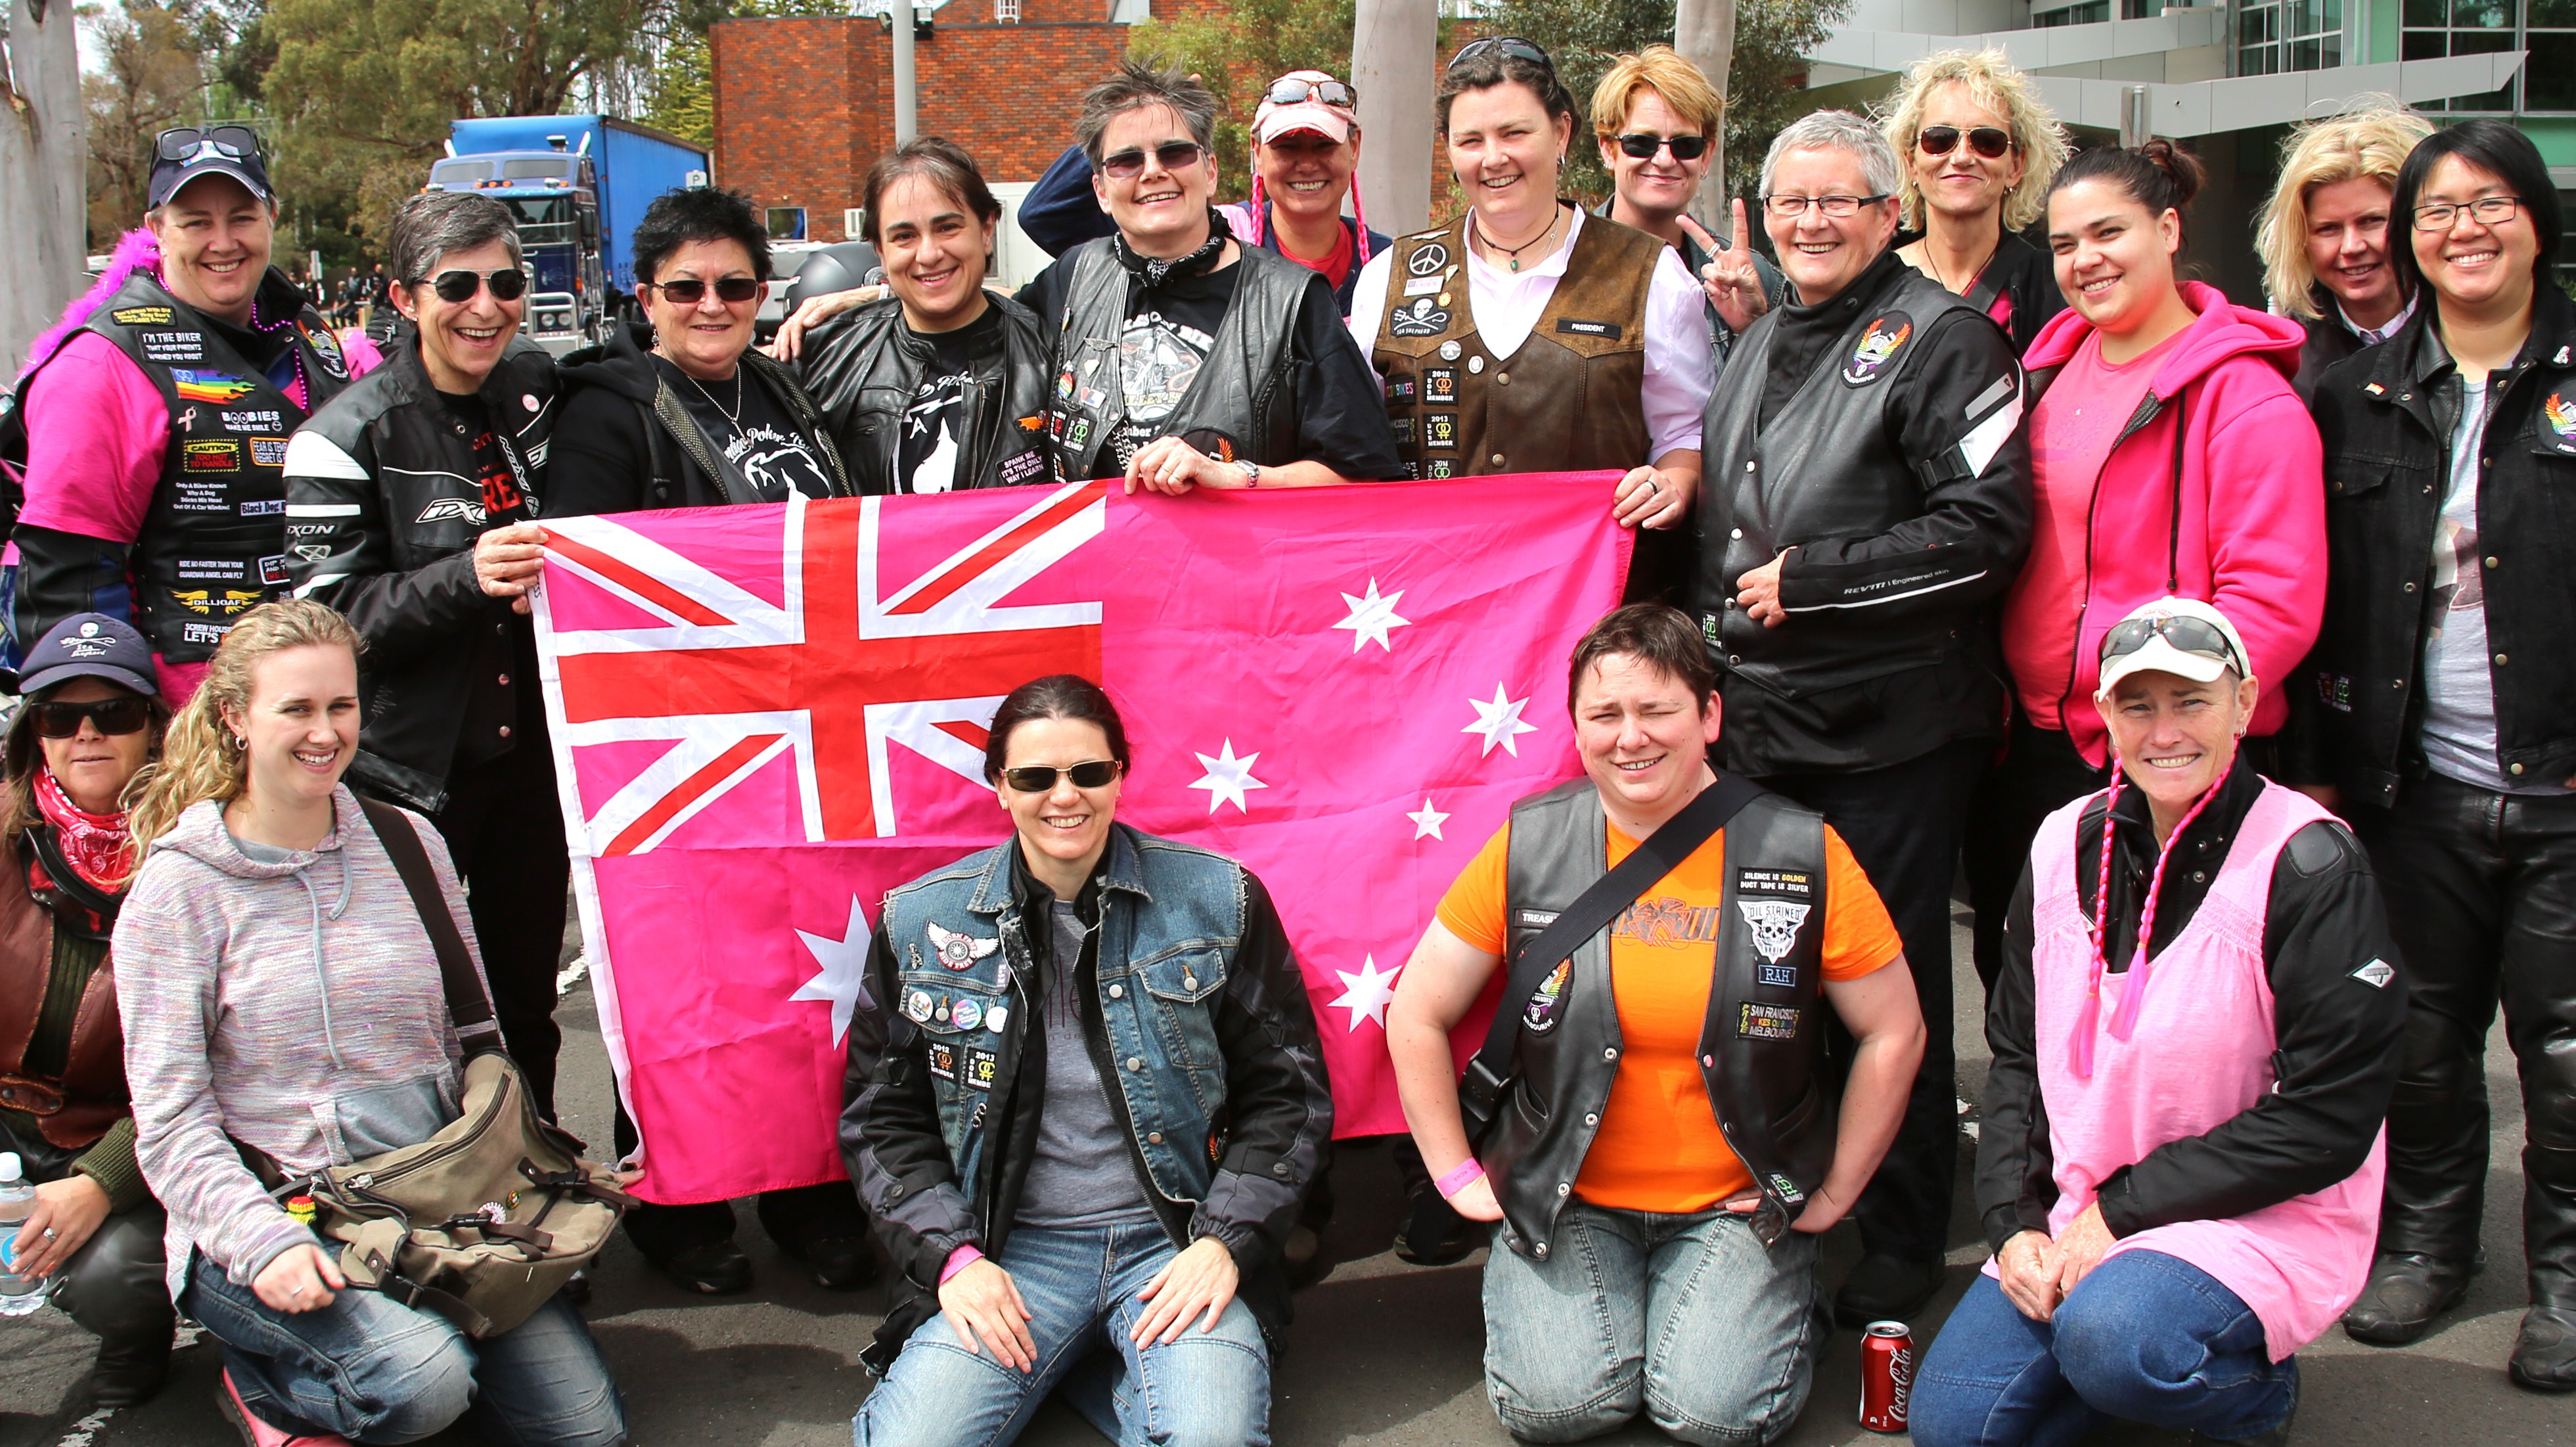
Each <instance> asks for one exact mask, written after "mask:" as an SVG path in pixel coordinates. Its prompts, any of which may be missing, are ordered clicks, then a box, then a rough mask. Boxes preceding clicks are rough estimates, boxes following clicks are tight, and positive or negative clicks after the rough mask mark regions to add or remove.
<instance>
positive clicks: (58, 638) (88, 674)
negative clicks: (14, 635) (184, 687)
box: [18, 613, 161, 698]
mask: <svg viewBox="0 0 2576 1447" xmlns="http://www.w3.org/2000/svg"><path fill="white" fill-rule="evenodd" d="M75 678H103V679H106V680H107V681H108V682H110V683H113V684H115V685H116V686H118V687H119V688H127V689H131V690H133V691H134V692H136V693H139V694H142V695H144V696H145V697H146V698H158V697H160V696H161V684H160V681H159V676H158V675H157V674H156V673H154V671H153V668H152V645H151V644H149V643H146V642H144V641H143V635H142V634H141V633H138V632H136V631H135V628H134V625H133V624H131V623H127V622H124V621H123V620H121V619H116V618H110V617H109V616H107V615H106V614H104V613H74V614H73V615H72V616H70V617H69V618H66V619H64V620H63V621H62V622H60V623H57V624H55V625H54V626H53V627H51V628H48V629H46V630H45V636H44V637H42V638H39V639H37V640H36V646H35V647H33V648H30V649H28V650H27V661H26V663H25V664H24V665H23V666H22V667H20V668H19V670H18V692H19V693H21V694H33V693H40V692H42V691H44V690H45V689H48V688H51V687H53V686H54V685H55V684H58V683H69V682H71V681H72V680H73V679H75Z"/></svg>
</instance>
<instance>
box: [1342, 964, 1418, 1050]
mask: <svg viewBox="0 0 2576 1447" xmlns="http://www.w3.org/2000/svg"><path fill="white" fill-rule="evenodd" d="M1333 973H1334V974H1336V975H1339V976H1341V977H1342V993H1341V996H1340V998H1338V999H1336V1000H1334V1001H1333V1004H1334V1005H1335V1006H1337V1007H1339V1008H1341V1009H1344V1010H1348V1011H1350V1012H1351V1029H1353V1030H1354V1031H1356V1030H1358V1029H1359V1028H1360V1022H1361V1021H1362V1020H1375V1021H1376V1022H1377V1028H1379V1029H1380V1030H1383V1029H1385V1028H1386V1007H1387V1006H1388V1005H1389V1004H1391V1003H1393V1002H1394V1000H1395V977H1396V976H1398V975H1401V974H1403V973H1404V966H1402V965H1398V966H1396V967H1395V968H1394V969H1391V970H1389V971H1387V972H1386V973H1385V974H1382V975H1381V974H1379V973H1378V969H1377V956H1375V955H1366V956H1363V957H1362V958H1361V960H1360V972H1359V973H1358V974H1356V975H1354V974H1352V973H1351V972H1350V971H1348V970H1335V971H1333Z"/></svg>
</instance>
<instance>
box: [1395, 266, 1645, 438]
mask: <svg viewBox="0 0 2576 1447" xmlns="http://www.w3.org/2000/svg"><path fill="white" fill-rule="evenodd" d="M1394 249H1395V259H1394V261H1393V262H1391V263H1390V264H1389V265H1388V267H1387V277H1386V314H1385V318H1384V319H1383V320H1382V321H1380V322H1379V323H1378V333H1377V343H1376V346H1375V349H1374V353H1373V356H1372V360H1373V361H1374V363H1375V365H1376V367H1377V370H1378V375H1380V376H1382V377H1384V378H1385V379H1386V415H1387V422H1388V424H1389V425H1390V426H1392V427H1393V428H1394V429H1395V448H1396V455H1397V456H1399V457H1401V458H1403V459H1404V461H1405V464H1406V467H1407V469H1408V471H1409V472H1410V474H1411V475H1412V476H1415V477H1474V476H1478V475H1481V474H1484V473H1494V472H1578V471H1590V470H1594V469H1600V468H1616V469H1620V470H1625V469H1627V468H1631V467H1635V466H1637V465H1639V464H1641V463H1645V462H1651V461H1653V459H1652V458H1650V457H1648V456H1647V455H1646V450H1647V448H1648V447H1649V446H1650V445H1651V440H1650V439H1649V437H1648V435H1647V432H1646V411H1645V401H1644V398H1643V396H1642V394H1641V389H1642V388H1643V387H1644V385H1645V380H1646V288H1647V283H1648V281H1649V280H1650V279H1652V277H1653V276H1654V273H1655V261H1656V258H1657V257H1659V256H1660V255H1661V254H1662V253H1663V249H1664V243H1663V242H1661V241H1659V240H1657V239H1655V238H1654V237H1652V236H1648V235H1647V234H1646V233H1644V232H1642V231H1638V230H1634V229H1632V228H1630V227H1626V226H1622V225H1620V224H1618V223H1617V222H1615V221H1612V220H1610V219H1608V218H1607V217H1601V216H1587V217H1585V218H1584V219H1583V230H1582V231H1581V232H1580V233H1579V234H1577V235H1576V237H1575V238H1574V253H1573V255H1571V256H1569V257H1567V258H1566V266H1565V275H1564V276H1563V277H1562V278H1561V279H1559V280H1558V282H1557V284H1556V291H1555V292H1554V293H1553V294H1552V295H1551V296H1549V298H1548V302H1547V309H1546V310H1545V311H1543V312H1541V313H1540V314H1539V319H1538V325H1536V326H1534V327H1532V328H1531V329H1530V334H1529V339H1528V340H1527V341H1524V342H1522V343H1521V345H1520V350H1518V351H1516V352H1514V353H1513V354H1512V355H1511V356H1509V357H1497V356H1494V355H1492V354H1491V353H1490V352H1489V351H1488V350H1487V349H1486V347H1485V346H1484V343H1483V339H1482V338H1480V337H1479V336H1478V335H1477V334H1476V316H1475V311H1474V308H1473V307H1471V306H1470V305H1469V304H1468V300H1467V275H1466V272H1467V218H1466V217H1465V216H1463V215H1462V216H1460V217H1459V218H1458V219H1457V220H1456V221H1454V222H1451V223H1450V224H1449V225H1448V226H1447V227H1445V228H1443V229H1441V230H1438V231H1426V232H1420V233H1417V234H1415V235H1412V236H1407V237H1403V238H1401V239H1399V240H1398V241H1397V242H1396V243H1395V248H1394Z"/></svg>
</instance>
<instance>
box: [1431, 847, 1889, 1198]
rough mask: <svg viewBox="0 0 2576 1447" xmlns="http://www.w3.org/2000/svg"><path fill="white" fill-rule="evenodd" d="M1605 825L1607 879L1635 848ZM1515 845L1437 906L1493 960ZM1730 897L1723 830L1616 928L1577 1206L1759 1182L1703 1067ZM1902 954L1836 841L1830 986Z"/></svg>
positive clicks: (1871, 893)
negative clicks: (1611, 1030)
mask: <svg viewBox="0 0 2576 1447" xmlns="http://www.w3.org/2000/svg"><path fill="white" fill-rule="evenodd" d="M1607 827H1608V829H1609V840H1610V848H1609V851H1608V852H1609V856H1610V857H1609V860H1608V867H1610V868H1617V867H1618V864H1619V861H1620V860H1622V859H1625V858H1627V857H1628V855H1629V854H1630V853H1631V852H1632V851H1633V850H1635V849H1636V847H1637V841H1636V840H1634V839H1631V838H1629V837H1628V836H1627V835H1625V834H1622V833H1620V832H1619V827H1618V826H1617V825H1615V824H1611V825H1608V826H1607ZM1511 833H1512V830H1511V826H1510V825H1509V824H1505V825H1504V826H1503V827H1502V828H1500V829H1498V830H1496V831H1495V832H1494V837H1493V838H1491V839H1488V840H1486V841H1485V847H1484V848H1483V849H1482V850H1480V851H1479V852H1478V853H1477V855H1476V858H1475V860H1474V862H1472V863H1470V864H1469V865H1468V866H1467V870H1466V872H1465V873H1464V874H1461V875H1459V876H1458V880H1457V882H1456V883H1455V884H1452V885H1450V886H1449V892H1448V893H1447V894H1446V895H1444V896H1442V897H1441V900H1440V911H1439V918H1440V922H1441V923H1442V924H1444V925H1447V926H1448V927H1449V932H1450V933H1452V934H1454V935H1456V936H1457V937H1458V938H1460V939H1462V940H1465V941H1466V942H1467V943H1468V944H1471V945H1473V946H1475V947H1476V948H1477V949H1480V950H1484V951H1486V952H1488V953H1490V954H1496V955H1499V954H1502V953H1503V952H1504V948H1505V946H1506V944H1507V943H1508V936H1507V931H1506V928H1505V921H1506V920H1507V919H1508V918H1509V915H1508V913H1507V912H1506V909H1505V904H1504V900H1503V883H1504V858H1505V853H1506V851H1507V850H1508V848H1509V847H1510V843H1511ZM1725 897H1726V832H1725V831H1724V830H1720V831H1718V833H1717V835H1716V836H1715V837H1714V838H1712V839H1710V840H1709V841H1708V842H1707V843H1706V844H1703V845H1701V846H1700V847H1699V848H1698V850H1697V851H1695V852H1694V853H1693V854H1692V855H1691V856H1690V857H1689V858H1688V859H1685V860H1683V861H1682V862H1681V866H1680V867H1679V868H1677V869H1675V870H1674V871H1673V872H1672V873H1670V874H1667V875H1665V876H1664V878H1663V880H1662V882H1661V883H1659V884H1657V885H1656V886H1655V887H1654V888H1652V889H1650V890H1648V891H1647V892H1646V893H1645V895H1644V896H1642V897H1641V898H1639V899H1638V901H1637V902H1636V903H1635V904H1632V905H1630V906H1629V907H1628V908H1627V910H1626V911H1624V912H1623V913H1621V914H1620V916H1619V917H1618V919H1616V920H1614V921H1612V923H1611V926H1610V992H1611V994H1612V996H1613V997H1614V998H1615V1003H1616V1004H1617V1006H1618V1010H1619V1037H1620V1040H1621V1042H1622V1043H1623V1045H1624V1046H1625V1051H1626V1053H1625V1054H1624V1055H1622V1056H1621V1057H1620V1061H1619V1073H1618V1075H1617V1076H1616V1077H1615V1078H1614V1079H1613V1080H1612V1081H1611V1084H1610V1104H1609V1107H1608V1109H1607V1110H1606V1111H1604V1112H1603V1114H1602V1117H1601V1126H1600V1129H1599V1131H1598V1133H1596V1134H1595V1135H1594V1136H1593V1138H1592V1149H1591V1150H1590V1151H1589V1152H1588V1153H1587V1154H1586V1155H1585V1156H1584V1158H1583V1170H1582V1173H1581V1174H1579V1175H1577V1176H1576V1177H1575V1180H1574V1190H1575V1194H1576V1195H1579V1196H1581V1197H1582V1198H1583V1199H1584V1200H1586V1201H1589V1202H1591V1203H1592V1204H1594V1205H1596V1206H1608V1207H1612V1208H1615V1209H1618V1210H1625V1211H1666V1212H1675V1213H1681V1212H1690V1211H1705V1210H1707V1209H1708V1208H1709V1207H1711V1206H1714V1205H1716V1204H1717V1203H1718V1202H1720V1201H1723V1200H1725V1199H1726V1198H1727V1197H1729V1196H1732V1195H1735V1194H1736V1193H1738V1192H1740V1191H1743V1190H1746V1189H1748V1188H1750V1187H1751V1186H1752V1184H1753V1176H1752V1173H1751V1172H1749V1171H1747V1170H1745V1169H1744V1163H1743V1162H1742V1161H1741V1160H1738V1159H1737V1158H1736V1155H1735V1152H1734V1151H1733V1150H1732V1149H1730V1148H1728V1146H1727V1144H1726V1137H1725V1135H1724V1134H1723V1133H1721V1132H1720V1131H1719V1130H1718V1128H1717V1114H1716V1111H1715V1110H1714V1108H1713V1107H1712V1106H1711V1105H1710V1103H1709V1098H1708V1086H1707V1083H1706V1082H1705V1081H1704V1080H1702V1078H1701V1076H1700V1068H1699V1059H1698V1051H1699V1034H1700V1026H1701V1023H1702V1022H1703V1021H1704V1020H1705V1019H1706V1018H1707V1015H1708V992H1709V986H1710V984H1711V982H1712V979H1713V977H1714V975H1715V973H1716V968H1717V949H1716V944H1717V923H1718V911H1719V909H1720V908H1721V907H1722V906H1723V903H1724V900H1725ZM1902 948H1903V942H1902V941H1900V940H1899V939H1898V938H1897V934H1896V925H1895V923H1894V922H1893V921H1891V920H1890V919H1889V918H1888V916H1887V906H1886V905H1884V904H1881V903H1880V902H1879V898H1878V891H1877V890H1875V889H1873V888H1871V887H1870V883H1869V876H1868V875H1866V874H1864V873H1862V872H1861V867H1860V864H1859V862H1858V861H1856V860H1854V859H1853V858H1852V856H1851V850H1850V848H1849V847H1847V846H1846V845H1845V844H1844V843H1843V841H1842V836H1841V835H1839V834H1836V833H1835V832H1834V831H1833V830H1831V829H1827V830H1826V831H1825V939H1824V969H1825V978H1826V979H1828V980H1857V979H1859V978H1860V977H1861V976H1863V975H1866V974H1869V973H1871V972H1872V971H1875V970H1878V969H1881V968H1883V967H1885V966H1886V965H1887V963H1888V962H1889V961H1891V960H1893V959H1895V958H1896V957H1897V954H1898V953H1899V951H1900V950H1901V949H1902ZM1560 1008H1563V1007H1560ZM1575 1008H1597V1007H1594V1006H1590V1005H1580V1006H1575Z"/></svg>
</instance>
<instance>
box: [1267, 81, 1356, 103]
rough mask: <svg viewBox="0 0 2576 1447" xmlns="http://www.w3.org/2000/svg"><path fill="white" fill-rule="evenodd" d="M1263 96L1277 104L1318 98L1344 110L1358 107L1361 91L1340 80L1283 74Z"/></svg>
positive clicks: (1302, 101) (1304, 101)
mask: <svg viewBox="0 0 2576 1447" xmlns="http://www.w3.org/2000/svg"><path fill="white" fill-rule="evenodd" d="M1262 98H1263V99H1264V100H1267V101H1269V102H1270V103H1271V104H1272V105H1275V106H1294V105H1304V104H1305V103H1306V102H1307V101H1309V100H1317V101H1321V102H1323V103H1324V104H1326V105H1328V106H1339V107H1341V108H1342V109H1343V110H1353V109H1356V108H1357V107H1358V106H1359V103H1360V95H1359V92H1358V91H1355V90H1353V89H1351V88H1350V87H1349V86H1346V85H1344V84H1342V83H1341V82H1340V81H1338V80H1299V79H1297V78H1296V77H1295V76H1282V77H1281V78H1279V79H1278V80H1274V81H1272V82H1271V83H1270V90H1269V92H1268V93H1267V94H1266V95H1264V96H1263V97H1262Z"/></svg>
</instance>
